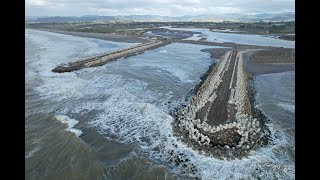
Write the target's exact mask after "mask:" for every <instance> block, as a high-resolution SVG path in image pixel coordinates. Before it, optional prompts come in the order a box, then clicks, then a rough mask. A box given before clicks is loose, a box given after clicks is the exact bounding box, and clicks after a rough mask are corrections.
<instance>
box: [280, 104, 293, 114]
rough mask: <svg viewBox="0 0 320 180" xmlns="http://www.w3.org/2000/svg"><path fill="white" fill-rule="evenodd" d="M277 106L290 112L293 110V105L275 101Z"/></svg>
mask: <svg viewBox="0 0 320 180" xmlns="http://www.w3.org/2000/svg"><path fill="white" fill-rule="evenodd" d="M277 106H279V107H281V108H283V109H284V110H286V111H289V112H292V113H294V112H295V105H292V104H288V103H282V102H279V103H277Z"/></svg>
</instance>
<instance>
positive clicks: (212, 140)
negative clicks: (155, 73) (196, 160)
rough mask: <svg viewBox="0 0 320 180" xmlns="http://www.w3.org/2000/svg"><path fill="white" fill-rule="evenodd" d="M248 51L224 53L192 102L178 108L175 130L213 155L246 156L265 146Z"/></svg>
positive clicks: (177, 133)
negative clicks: (251, 87)
mask: <svg viewBox="0 0 320 180" xmlns="http://www.w3.org/2000/svg"><path fill="white" fill-rule="evenodd" d="M244 52H245V51H240V52H238V51H228V52H227V53H226V54H225V55H224V56H222V57H221V60H220V62H219V63H218V64H217V65H215V66H213V67H212V69H211V71H210V72H209V75H208V76H207V78H206V79H205V80H204V82H203V83H202V85H201V86H200V88H199V89H198V91H197V92H196V94H195V95H194V96H193V97H192V99H191V101H190V103H189V104H188V105H187V106H186V107H183V108H182V109H180V110H179V111H178V112H177V116H176V121H175V123H174V129H175V132H176V133H175V134H176V135H177V136H178V137H179V138H180V139H181V141H183V142H185V143H187V144H189V145H191V146H192V147H193V149H195V150H198V151H201V152H205V153H206V154H208V155H209V156H215V157H218V158H228V159H234V158H242V157H244V156H247V155H248V154H249V153H250V151H251V150H254V149H256V148H258V147H260V146H261V137H262V136H263V129H262V127H261V123H260V122H259V120H258V119H257V118H256V117H253V116H252V112H251V104H250V101H249V96H248V77H247V74H246V72H245V71H244V65H243V63H244V62H243V53H244ZM221 112H224V113H225V115H223V116H220V114H219V113H221ZM217 113H218V114H217ZM221 117H223V118H221Z"/></svg>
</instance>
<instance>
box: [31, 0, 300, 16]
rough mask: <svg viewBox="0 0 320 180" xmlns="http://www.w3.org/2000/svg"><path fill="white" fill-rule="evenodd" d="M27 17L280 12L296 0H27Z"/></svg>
mask: <svg viewBox="0 0 320 180" xmlns="http://www.w3.org/2000/svg"><path fill="white" fill-rule="evenodd" d="M25 4H26V5H25V8H26V15H27V16H81V15H106V16H110V15H111V16H112V15H144V14H151V15H162V16H183V15H202V14H220V13H246V14H255V13H279V12H288V11H291V12H292V11H295V1H294V0H228V1H226V0H26V1H25Z"/></svg>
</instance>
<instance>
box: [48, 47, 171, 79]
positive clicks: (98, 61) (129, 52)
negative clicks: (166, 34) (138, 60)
mask: <svg viewBox="0 0 320 180" xmlns="http://www.w3.org/2000/svg"><path fill="white" fill-rule="evenodd" d="M169 43H171V42H170V41H153V42H148V43H144V44H139V45H137V46H133V47H130V48H127V49H122V50H119V51H115V52H111V53H106V54H102V55H98V56H95V57H91V58H87V59H84V60H80V61H75V62H71V63H68V64H63V65H60V66H57V67H56V68H54V69H53V70H52V72H57V73H63V72H71V71H76V70H79V69H82V68H89V67H96V66H101V65H104V64H106V63H108V62H111V61H114V60H117V59H119V58H122V57H125V58H127V57H130V56H134V55H138V54H141V53H144V52H145V51H147V50H151V49H155V48H158V47H161V46H164V45H167V44H169Z"/></svg>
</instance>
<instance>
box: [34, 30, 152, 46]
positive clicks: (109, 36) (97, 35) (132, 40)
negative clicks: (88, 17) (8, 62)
mask: <svg viewBox="0 0 320 180" xmlns="http://www.w3.org/2000/svg"><path fill="white" fill-rule="evenodd" d="M31 30H38V31H47V32H53V33H59V34H66V35H72V36H78V37H85V38H95V39H101V40H107V41H115V42H126V43H148V42H151V41H150V40H148V39H144V38H140V37H133V36H125V35H119V34H117V35H112V34H109V33H86V32H74V31H58V30H48V29H31Z"/></svg>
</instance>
